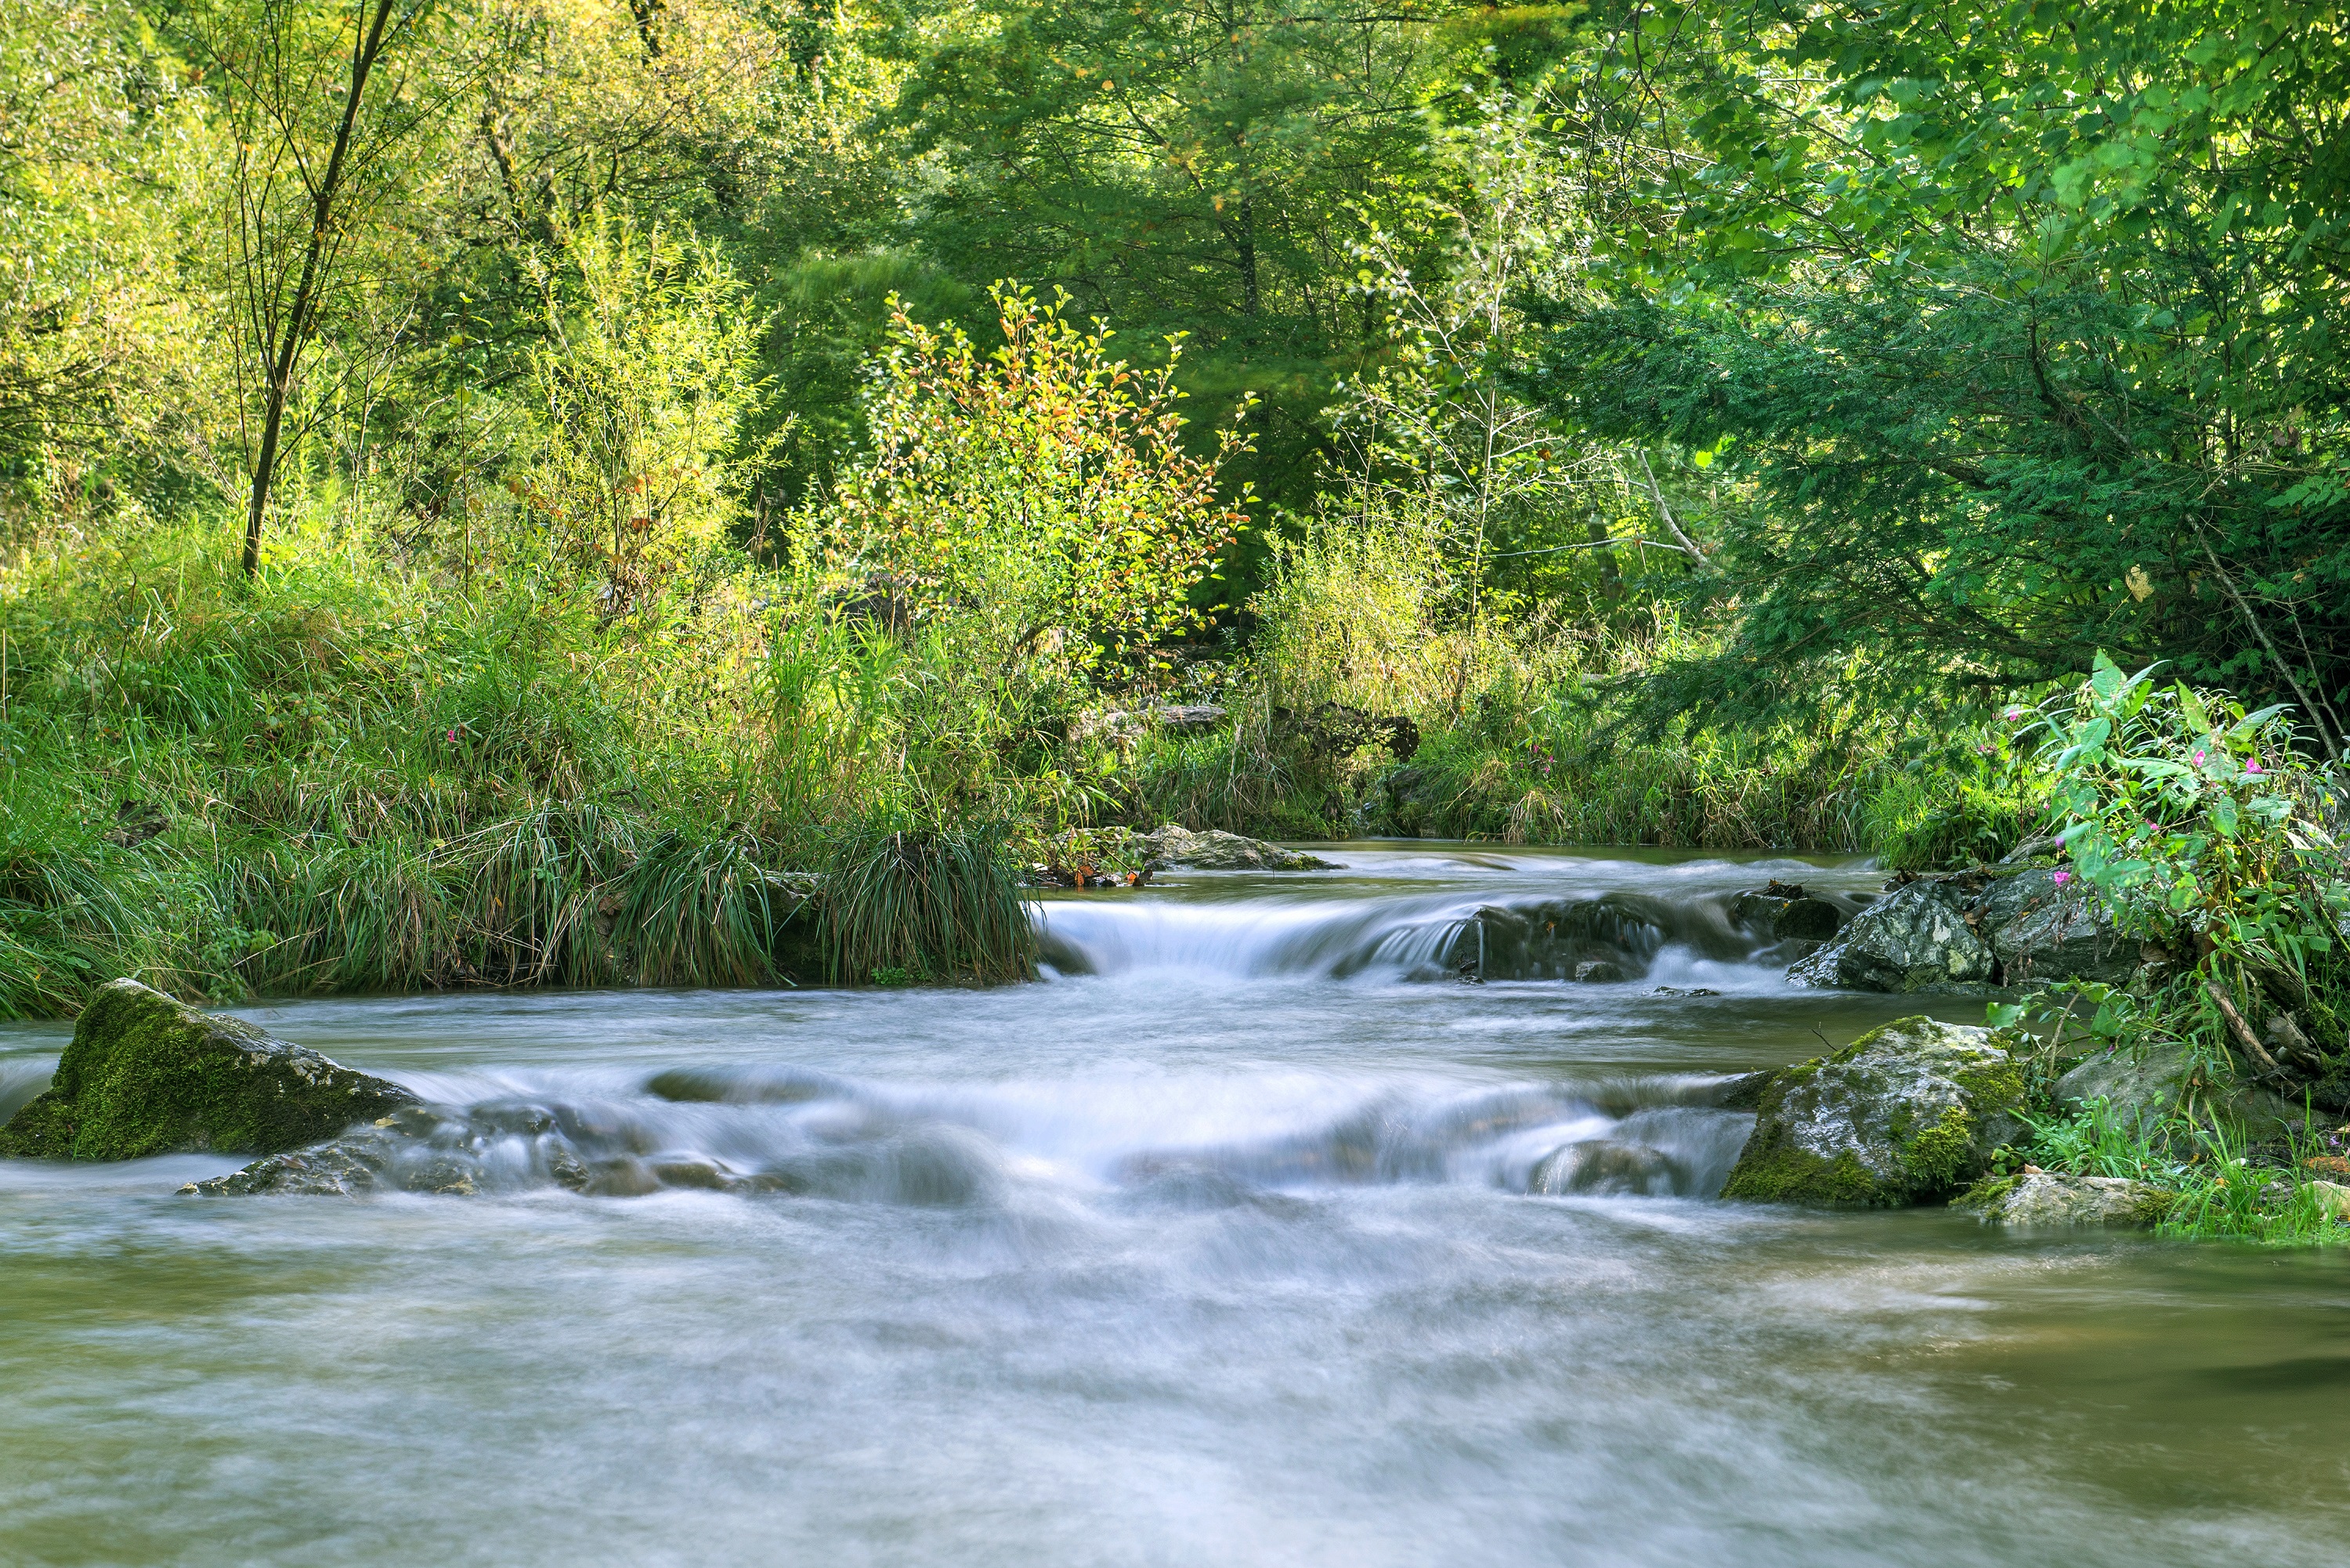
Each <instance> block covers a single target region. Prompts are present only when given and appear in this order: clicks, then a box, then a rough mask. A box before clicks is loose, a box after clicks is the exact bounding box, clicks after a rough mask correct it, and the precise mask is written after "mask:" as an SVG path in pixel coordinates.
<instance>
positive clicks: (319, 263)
mask: <svg viewBox="0 0 2350 1568" xmlns="http://www.w3.org/2000/svg"><path fill="white" fill-rule="evenodd" d="M393 4H394V0H375V16H374V18H373V20H372V21H370V22H369V25H368V26H367V27H366V29H365V30H364V31H363V32H362V33H361V34H360V35H359V38H358V40H357V41H356V42H355V43H354V44H353V45H352V47H351V86H350V91H349V92H348V94H346V95H345V97H344V99H343V122H342V125H341V126H340V127H339V128H338V130H336V132H335V150H334V151H333V152H332V153H330V154H329V155H328V159H327V168H326V172H325V173H323V174H322V175H320V176H319V178H318V188H317V192H314V194H313V196H312V199H311V211H310V244H309V248H308V249H307V251H305V252H304V254H303V256H302V275H301V278H300V279H299V281H297V282H296V284H295V286H294V303H293V306H292V308H291V309H289V310H288V311H287V313H286V326H285V328H284V331H283V332H282V334H281V335H280V337H279V339H278V341H277V343H276V346H275V351H274V352H273V353H271V355H270V358H269V387H268V405H267V408H266V409H265V411H264V413H263V415H262V422H261V451H260V452H259V453H257V454H256V455H255V458H254V463H253V507H252V510H251V511H250V512H249V513H247V514H246V515H245V520H244V575H245V576H248V577H250V576H253V575H254V574H255V573H256V572H258V571H259V570H260V569H261V521H262V519H263V518H264V517H265V516H266V515H267V514H268V512H269V487H270V484H271V483H272V482H273V481H274V480H275V479H276V475H277V452H278V441H279V439H280V438H281V436H282V435H283V433H284V431H285V428H286V395H287V393H288V392H290V391H291V390H292V389H293V385H294V368H295V366H296V364H297V363H298V362H299V360H300V358H301V355H302V349H303V347H304V345H305V344H306V343H307V341H308V340H309V336H310V327H311V317H313V316H314V315H316V314H317V301H318V295H319V293H320V292H321V289H322V287H323V286H324V284H325V282H326V260H327V236H328V232H329V231H328V225H329V224H330V223H332V221H333V218H334V203H335V193H336V192H337V190H338V188H339V187H340V186H341V184H342V179H343V161H344V158H345V156H346V155H347V154H348V152H349V151H350V146H351V130H352V128H353V127H354V126H356V125H357V124H358V122H359V99H361V98H362V97H363V96H364V95H365V94H366V92H367V82H368V75H369V72H371V71H373V70H374V69H375V62H376V57H377V56H378V55H380V54H381V53H382V52H383V31H384V27H385V26H386V25H387V24H388V23H389V22H390V20H391V10H392V5H393Z"/></svg>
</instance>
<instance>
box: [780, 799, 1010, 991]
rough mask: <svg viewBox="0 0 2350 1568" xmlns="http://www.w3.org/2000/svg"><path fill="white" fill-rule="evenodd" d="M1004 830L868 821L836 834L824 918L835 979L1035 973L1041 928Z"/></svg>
mask: <svg viewBox="0 0 2350 1568" xmlns="http://www.w3.org/2000/svg"><path fill="white" fill-rule="evenodd" d="M1004 837H1005V836H1004V834H1003V831H1002V830H1001V829H1000V828H997V827H993V826H982V827H974V828H964V829H932V830H930V831H925V832H916V831H910V830H903V829H892V828H887V827H864V828H858V829H855V830H851V831H848V832H845V833H842V834H841V835H839V836H838V837H837V839H836V840H835V842H834V845H833V850H832V858H831V865H830V867H829V868H828V870H827V874H826V878H825V898H824V915H825V929H826V936H827V946H828V947H829V949H830V951H831V955H832V964H833V970H832V977H833V978H834V979H835V980H847V981H868V980H873V979H876V978H877V977H879V976H882V975H889V974H895V975H899V976H904V977H906V978H910V979H932V980H949V981H970V982H976V983H980V984H988V983H993V982H998V981H1012V980H1023V979H1026V978H1028V977H1029V976H1030V975H1032V974H1033V973H1034V972H1035V962H1036V934H1035V921H1034V919H1033V918H1032V916H1031V913H1030V909H1029V906H1028V904H1027V902H1026V900H1025V899H1024V898H1023V897H1022V896H1021V892H1020V888H1019V884H1018V883H1017V882H1016V881H1014V877H1013V872H1012V866H1011V861H1010V858H1009V857H1008V856H1007V855H1006V854H1005V851H1004Z"/></svg>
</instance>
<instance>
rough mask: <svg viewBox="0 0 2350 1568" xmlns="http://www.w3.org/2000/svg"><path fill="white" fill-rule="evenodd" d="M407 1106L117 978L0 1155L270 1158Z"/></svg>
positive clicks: (248, 1028)
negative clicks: (209, 1154)
mask: <svg viewBox="0 0 2350 1568" xmlns="http://www.w3.org/2000/svg"><path fill="white" fill-rule="evenodd" d="M415 1103H416V1096H414V1095H412V1094H411V1093H409V1091H407V1090H406V1089H403V1088H401V1087H400V1085H397V1084H391V1083H387V1082H385V1081H384V1080H383V1079H381V1078H375V1077H370V1076H369V1075H367V1074H365V1073H356V1072H353V1071H352V1070H351V1069H350V1068H348V1067H345V1066H341V1065H339V1064H337V1063H334V1062H330V1061H328V1059H327V1058H326V1057H324V1056H321V1055H320V1054H318V1053H317V1052H316V1051H312V1050H308V1049H307V1048H305V1047H303V1046H300V1045H295V1044H288V1043H287V1042H286V1041H283V1040H277V1039H274V1038H272V1037H271V1036H269V1035H267V1034H265V1033H262V1032H261V1031H260V1030H258V1029H256V1028H255V1027H254V1026H253V1025H252V1024H250V1023H245V1022H244V1021H243V1020H242V1019H236V1018H224V1017H222V1016H220V1015H218V1014H216V1013H209V1012H198V1011H196V1009H194V1008H192V1007H189V1006H186V1005H184V1004H183V1003H181V1002H175V1001H173V1000H172V998H170V997H168V996H165V995H164V994H163V993H162V992H159V991H153V990H150V989H149V988H148V987H146V986H143V985H141V984H140V983H139V982H138V981H135V980H118V981H109V983H108V984H106V985H103V986H101V987H99V991H98V994H97V995H96V996H94V997H92V998H91V999H90V1003H89V1005H88V1007H87V1008H85V1009H84V1010H83V1012H82V1015H81V1019H80V1021H79V1023H78V1024H77V1025H76V1026H75V1029H74V1037H73V1044H69V1045H68V1046H67V1047H66V1050H65V1054H64V1056H63V1057H62V1058H60V1059H59V1061H58V1063H57V1079H56V1081H55V1083H54V1084H53V1085H51V1086H50V1088H49V1089H48V1091H47V1093H46V1094H43V1095H41V1096H38V1097H37V1098H36V1099H34V1100H33V1101H32V1102H31V1103H30V1104H28V1105H26V1106H25V1107H24V1108H23V1109H22V1110H20V1111H18V1112H17V1113H16V1116H15V1118H14V1119H13V1120H11V1121H10V1122H9V1123H8V1125H7V1126H6V1127H5V1128H0V1156H8V1157H13V1158H44V1157H46V1158H72V1159H135V1158H139V1157H140V1156H143V1155H151V1154H188V1153H200V1152H206V1151H219V1152H224V1153H230V1154H276V1153H279V1152H282V1151H284V1150H286V1149H293V1148H299V1147H302V1146H303V1145H305V1144H312V1143H317V1142H318V1141H320V1140H321V1139H324V1138H330V1137H334V1136H335V1135H336V1134H337V1133H339V1132H341V1131H342V1130H343V1129H344V1128H346V1127H349V1126H351V1125H352V1124H353V1123H356V1122H368V1121H372V1120H374V1119H375V1118H377V1117H379V1116H386V1115H389V1114H390V1113H391V1112H393V1111H395V1110H398V1109H400V1107H401V1106H410V1105H413V1104H415Z"/></svg>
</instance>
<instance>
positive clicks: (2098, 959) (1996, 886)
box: [1979, 867, 2138, 986]
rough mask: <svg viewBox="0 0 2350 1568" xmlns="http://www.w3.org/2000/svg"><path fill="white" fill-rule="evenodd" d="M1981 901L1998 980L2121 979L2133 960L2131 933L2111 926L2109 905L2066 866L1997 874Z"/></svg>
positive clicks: (2126, 975)
mask: <svg viewBox="0 0 2350 1568" xmlns="http://www.w3.org/2000/svg"><path fill="white" fill-rule="evenodd" d="M1979 908H1980V911H1981V913H1980V917H1979V919H1980V923H1981V927H1982V929H1983V930H1984V932H1985V933H1987V934H1988V936H1989V938H1990V941H1991V952H1992V954H1993V955H1994V956H1995V957H1996V958H1997V959H1998V960H1999V964H2000V981H2001V983H2002V984H2003V985H2011V986H2022V985H2039V984H2051V983H2054V981H2063V980H2097V981H2105V982H2106V983H2107V984H2109V985H2119V984H2121V983H2122V982H2123V981H2126V980H2128V979H2129V977H2130V974H2131V972H2132V971H2135V970H2136V969H2137V964H2138V944H2137V941H2136V940H2134V939H2131V938H2126V937H2124V936H2122V935H2120V934H2119V933H2118V932H2116V930H2115V929H2114V919H2113V911H2112V909H2111V908H2110V907H2109V906H2108V905H2107V904H2106V901H2105V900H2104V899H2103V898H2099V897H2097V895H2096V894H2095V892H2093V891H2092V890H2091V889H2090V888H2089V886H2088V884H2087V883H2085V882H2084V881H2083V880H2082V879H2081V878H2080V877H2076V876H2074V875H2073V874H2072V873H2071V872H2069V871H2066V870H2063V869H2060V868H2056V867H2033V868H2032V869H2030V870H2025V871H2019V872H2017V873H2015V874H2014V875H2013V876H2010V877H2000V878H1998V879H1997V880H1995V881H1993V882H1992V883H1991V886H1990V887H1989V888H1986V889H1985V890H1984V892H1983V895H1982V898H1981V903H1980V906H1979Z"/></svg>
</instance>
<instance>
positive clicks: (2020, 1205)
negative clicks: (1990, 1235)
mask: <svg viewBox="0 0 2350 1568" xmlns="http://www.w3.org/2000/svg"><path fill="white" fill-rule="evenodd" d="M1957 1206H1958V1207H1959V1208H1961V1209H1967V1210H1972V1211H1973V1212H1974V1214H1975V1216H1976V1218H1978V1219H1980V1220H1982V1222H1983V1223H1984V1224H1986V1225H2012V1226H2016V1227H2019V1228H2021V1227H2025V1226H2041V1225H2047V1226H2056V1225H2120V1226H2129V1227H2135V1228H2140V1229H2142V1228H2144V1227H2146V1226H2148V1225H2152V1224H2154V1223H2155V1222H2157V1221H2158V1220H2160V1219H2161V1218H2162V1217H2163V1215H2165V1214H2166V1213H2168V1212H2169V1210H2170V1194H2168V1193H2167V1192H2165V1191H2163V1190H2162V1189H2160V1188H2159V1187H2156V1186H2153V1185H2151V1184H2150V1183H2147V1182H2144V1181H2132V1180H2129V1179H2127V1178H2126V1177H2119V1176H2069V1175H2065V1174H2064V1173H2062V1172H2059V1171H2051V1170H2033V1171H2026V1172H2025V1173H2024V1174H2023V1175H2022V1176H2011V1177H2004V1178H2002V1179H1999V1180H1997V1181H1986V1182H1983V1183H1981V1185H1979V1186H1977V1187H1975V1188H1974V1189H1972V1190H1970V1191H1969V1192H1967V1193H1966V1194H1965V1195H1964V1196H1963V1197H1961V1198H1960V1199H1958V1203H1957Z"/></svg>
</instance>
